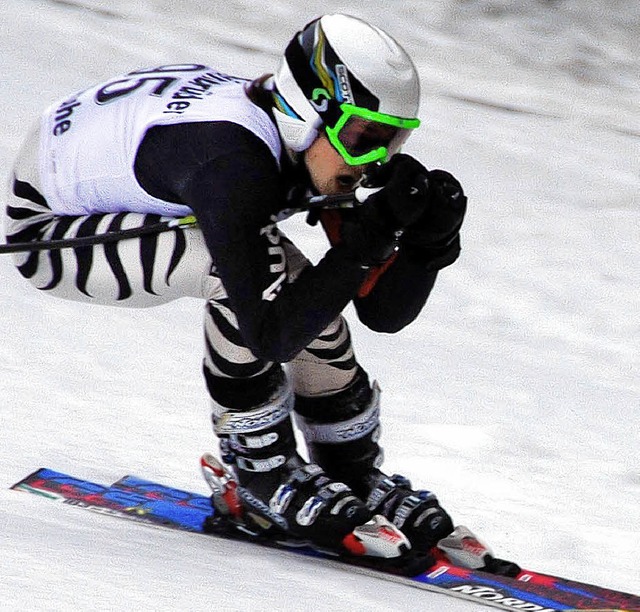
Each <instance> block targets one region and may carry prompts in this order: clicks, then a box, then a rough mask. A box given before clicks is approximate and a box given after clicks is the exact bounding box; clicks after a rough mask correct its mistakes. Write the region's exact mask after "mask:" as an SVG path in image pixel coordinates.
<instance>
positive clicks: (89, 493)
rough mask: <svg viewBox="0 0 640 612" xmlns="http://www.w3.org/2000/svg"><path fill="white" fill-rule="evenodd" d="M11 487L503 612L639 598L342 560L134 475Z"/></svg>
mask: <svg viewBox="0 0 640 612" xmlns="http://www.w3.org/2000/svg"><path fill="white" fill-rule="evenodd" d="M11 488H12V489H15V490H18V491H27V492H30V493H34V494H38V495H42V496H44V497H46V498H49V499H53V500H56V501H59V502H63V503H65V504H67V505H71V506H75V507H79V508H84V509H87V510H91V511H93V512H98V513H102V514H108V515H112V516H116V517H120V518H125V519H128V520H133V521H138V522H141V523H144V524H147V525H155V526H158V527H162V528H170V529H177V530H182V531H189V532H193V533H201V534H206V535H209V536H214V537H222V538H225V539H236V540H242V541H246V542H249V543H253V544H257V545H260V546H266V547H270V548H277V549H279V550H288V551H290V552H291V553H293V554H299V555H305V556H307V557H315V558H316V559H318V560H319V561H320V562H324V563H332V564H339V565H340V566H341V567H343V568H345V569H349V570H353V571H358V572H360V573H365V574H367V575H371V576H375V577H378V578H382V579H387V580H393V581H394V582H400V583H403V584H406V585H408V586H412V587H417V588H421V589H425V590H429V591H435V592H438V593H443V594H447V595H453V596H456V597H459V598H463V599H467V600H471V601H476V602H477V603H478V604H482V605H485V606H490V607H494V608H499V609H503V610H524V611H528V612H551V611H556V610H558V611H560V610H591V611H596V610H607V611H620V612H638V611H640V597H638V596H635V595H631V594H628V593H623V592H619V591H614V590H612V589H607V588H603V587H598V586H595V585H590V584H585V583H581V582H577V581H573V580H569V579H565V578H560V577H557V576H549V575H546V574H541V573H538V572H533V571H529V570H519V572H518V573H517V575H515V576H514V577H506V576H500V575H494V574H492V573H489V572H487V571H482V570H474V569H469V568H465V567H460V566H457V565H455V564H453V563H451V562H450V561H448V560H447V559H446V558H445V557H444V556H442V555H441V556H440V557H439V558H438V559H437V560H435V561H434V560H433V558H431V557H429V556H428V555H425V556H424V557H423V558H420V557H419V556H418V557H416V558H415V559H413V562H412V563H410V564H408V565H399V564H397V563H396V562H394V561H393V560H379V559H373V558H370V557H367V558H363V557H342V556H336V555H334V554H330V553H328V552H324V551H319V550H316V549H314V548H311V547H309V546H305V545H301V544H300V543H299V542H290V541H284V542H280V541H274V540H272V539H267V538H259V537H256V536H255V535H254V534H252V533H250V532H249V531H247V532H245V531H243V530H242V529H238V528H237V527H236V526H234V525H231V524H230V522H229V520H228V519H226V517H223V516H218V517H216V516H215V515H214V513H213V510H212V506H211V501H210V498H209V497H207V496H205V495H201V494H198V493H192V492H189V491H183V490H180V489H176V488H173V487H169V486H165V485H162V484H159V483H155V482H150V481H147V480H143V479H141V478H137V477H135V476H125V477H123V478H121V479H120V480H118V481H117V482H115V483H114V484H113V485H110V486H105V485H101V484H97V483H93V482H89V481H87V480H84V479H81V478H75V477H73V476H70V475H68V474H63V473H60V472H56V471H54V470H51V469H48V468H41V469H39V470H37V471H35V472H34V473H33V474H30V475H29V476H27V477H26V478H24V479H23V480H21V481H20V482H18V483H16V484H15V485H13V486H12V487H11ZM425 563H426V565H425ZM425 607H427V606H425Z"/></svg>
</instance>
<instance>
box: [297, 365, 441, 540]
mask: <svg viewBox="0 0 640 612" xmlns="http://www.w3.org/2000/svg"><path fill="white" fill-rule="evenodd" d="M294 412H295V415H296V422H297V424H298V426H299V427H300V429H301V431H302V433H303V435H304V438H305V441H306V443H307V448H308V450H309V455H310V458H311V460H312V461H314V462H315V463H317V464H318V465H320V466H321V467H322V469H323V470H324V471H325V472H326V473H327V475H328V476H329V477H330V478H334V479H336V480H340V481H342V482H345V483H346V484H347V485H348V486H349V487H350V488H351V489H352V490H353V492H354V493H355V494H356V495H357V496H358V497H360V498H361V499H363V500H366V503H367V507H368V509H369V510H370V511H371V512H372V513H379V514H382V515H383V516H385V517H386V518H388V519H389V520H390V521H391V522H392V523H393V524H394V525H395V526H396V527H398V529H400V530H401V531H402V532H403V533H404V534H405V535H406V536H407V538H408V539H409V541H410V542H411V545H412V547H413V548H414V549H415V550H421V551H428V550H430V549H432V548H433V547H434V546H435V545H436V544H437V543H438V542H439V541H440V540H441V539H443V538H445V537H446V536H448V535H449V534H450V533H451V532H452V531H453V523H452V521H451V518H450V517H449V515H448V514H447V513H446V512H445V510H443V508H442V507H441V506H440V504H439V503H438V500H437V498H436V496H435V495H434V494H433V493H431V492H430V491H423V490H414V489H413V488H412V486H411V483H410V482H409V480H408V479H406V478H405V477H403V476H399V475H397V474H394V475H392V476H387V475H386V474H385V473H383V472H382V471H381V470H380V469H379V468H380V465H381V464H382V459H383V453H382V449H381V448H380V446H379V445H378V438H379V433H380V389H379V387H378V385H377V384H376V383H374V384H373V387H370V386H369V380H368V377H367V374H366V373H365V372H364V370H363V369H362V368H358V372H357V374H356V376H355V378H354V380H353V382H352V383H351V384H350V385H349V386H348V387H347V388H345V389H343V390H342V391H339V392H338V393H335V394H334V395H330V396H324V397H312V398H308V397H301V396H297V397H296V401H295V406H294Z"/></svg>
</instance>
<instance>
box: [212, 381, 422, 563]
mask: <svg viewBox="0 0 640 612" xmlns="http://www.w3.org/2000/svg"><path fill="white" fill-rule="evenodd" d="M292 403H293V393H292V391H291V390H290V388H289V385H288V384H287V382H286V381H285V380H284V378H283V377H281V378H280V380H279V384H278V385H277V386H276V387H275V388H272V392H271V395H270V397H269V399H268V400H267V401H266V402H264V403H262V404H261V405H258V406H254V407H252V408H250V409H248V410H244V411H242V412H237V411H232V410H229V409H227V408H224V407H222V406H221V405H220V404H214V407H213V421H214V429H215V432H216V434H217V435H218V437H219V439H220V448H221V452H222V462H223V463H224V464H226V465H223V463H221V462H219V461H217V459H216V458H215V457H213V455H205V456H204V457H203V459H202V462H201V464H202V468H203V473H204V475H205V478H206V479H207V482H208V483H209V484H210V486H211V489H212V504H213V506H214V509H215V511H216V512H215V513H214V516H215V514H217V515H218V516H223V517H226V519H228V520H229V521H231V522H232V523H233V524H235V526H236V527H237V528H239V529H242V530H244V531H245V533H251V534H253V535H255V536H256V537H264V538H267V539H272V540H276V541H277V540H284V541H289V542H291V541H296V542H299V543H309V544H311V545H312V546H314V547H316V548H318V549H322V550H325V551H329V552H333V553H338V554H352V555H369V556H377V557H386V558H393V557H399V556H401V555H402V554H403V553H404V552H405V551H406V550H408V549H409V548H410V545H409V542H408V540H407V539H406V537H405V536H404V535H403V534H402V533H400V532H399V531H398V530H397V529H396V528H395V527H394V526H393V525H391V523H389V521H388V520H386V519H385V518H383V517H381V516H374V513H373V512H372V511H371V510H370V509H369V508H368V507H367V506H366V505H365V504H364V503H363V502H362V501H361V500H360V499H358V498H357V497H356V496H355V495H354V493H353V492H352V491H351V489H350V488H349V487H348V486H347V485H346V484H344V483H342V482H338V481H336V480H333V479H331V478H330V477H328V476H327V475H326V474H325V473H324V471H323V470H322V469H321V468H320V467H319V466H318V465H315V464H310V463H307V462H305V461H304V460H303V459H302V458H301V457H300V456H299V455H298V453H297V452H296V442H295V438H294V433H293V426H292V422H291V417H290V407H291V405H292Z"/></svg>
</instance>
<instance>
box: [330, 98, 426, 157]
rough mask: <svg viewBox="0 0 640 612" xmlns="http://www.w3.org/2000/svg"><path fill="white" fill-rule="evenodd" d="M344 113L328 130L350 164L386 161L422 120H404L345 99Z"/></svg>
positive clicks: (331, 139)
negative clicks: (350, 102)
mask: <svg viewBox="0 0 640 612" xmlns="http://www.w3.org/2000/svg"><path fill="white" fill-rule="evenodd" d="M340 110H341V111H342V115H340V118H339V119H338V121H336V124H335V125H334V126H333V127H329V126H325V132H326V134H327V137H328V138H329V142H330V143H331V145H332V146H333V148H334V149H335V150H336V151H338V153H340V155H341V156H342V158H343V159H344V160H345V161H346V162H347V164H349V165H350V166H361V165H365V164H371V163H373V162H385V161H387V160H388V159H389V158H390V157H391V156H392V155H393V154H394V153H397V152H398V151H399V150H400V147H402V145H403V144H404V143H405V141H406V140H407V138H408V137H409V134H410V133H411V130H413V129H415V128H417V127H418V126H419V125H420V120H419V119H403V118H401V117H394V116H393V115H387V114H385V113H379V112H376V111H372V110H369V109H367V108H361V107H359V106H355V105H353V104H347V103H346V102H345V103H343V104H341V105H340Z"/></svg>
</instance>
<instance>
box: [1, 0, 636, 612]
mask: <svg viewBox="0 0 640 612" xmlns="http://www.w3.org/2000/svg"><path fill="white" fill-rule="evenodd" d="M301 4H303V5H304V6H303V7H300V5H301ZM296 7H298V8H296ZM338 10H342V11H345V12H351V13H354V14H358V15H361V16H363V17H365V18H368V19H370V20H371V21H372V22H373V23H376V24H378V25H381V26H383V27H385V28H386V29H387V30H388V31H389V32H390V33H392V34H393V35H395V36H396V37H397V38H398V39H399V40H401V41H402V42H403V43H404V44H405V46H406V47H407V48H408V49H409V51H410V52H411V54H412V56H413V57H414V58H415V60H416V62H417V64H418V67H419V69H420V72H421V77H422V82H423V86H424V92H425V96H424V102H423V105H422V112H421V115H422V117H423V119H424V128H423V129H421V130H420V131H419V132H418V133H416V135H415V136H414V137H413V139H412V141H410V143H409V145H408V146H407V150H408V151H409V152H411V153H413V154H415V155H417V156H418V157H420V159H422V160H423V161H424V163H425V164H426V165H427V166H428V167H443V168H446V169H448V170H450V171H452V172H453V173H455V174H456V175H457V176H459V177H460V179H461V181H462V182H463V184H464V185H465V189H466V191H467V192H468V194H469V198H470V208H469V214H468V219H467V222H466V224H465V229H464V236H463V240H464V251H463V256H462V257H461V259H460V260H459V261H458V262H457V263H456V264H455V265H454V266H453V267H451V268H449V269H447V270H445V271H444V272H442V273H441V275H440V279H439V281H438V284H437V285H436V289H435V291H434V293H433V296H432V298H431V299H430V302H429V304H428V305H427V308H426V309H425V311H424V312H423V314H422V315H421V316H420V318H419V319H418V321H416V322H415V323H414V324H413V325H412V326H411V327H410V328H408V329H407V330H405V331H403V332H402V333H400V334H397V335H394V336H385V335H376V334H373V333H371V332H370V331H368V330H366V329H365V328H363V327H362V326H361V325H359V324H358V323H357V321H356V320H355V317H354V316H353V313H352V312H351V311H349V312H348V316H349V318H350V320H351V321H352V332H353V335H354V338H355V341H356V348H357V349H358V354H359V357H360V360H361V361H362V363H363V364H364V365H365V367H366V368H367V369H368V370H369V371H370V373H371V374H372V376H374V377H376V378H377V379H378V380H379V381H380V384H381V385H382V387H383V403H384V419H385V420H384V425H385V430H384V438H383V441H384V445H385V449H386V455H387V462H388V465H389V469H390V470H393V471H400V472H403V473H406V474H407V475H408V476H411V477H412V478H413V479H414V481H415V482H416V483H420V484H421V485H423V486H429V487H430V488H432V489H433V490H434V491H436V492H437V493H438V495H439V497H440V499H441V501H442V502H443V504H444V505H445V506H446V507H447V508H449V509H450V511H451V512H452V514H453V515H454V516H455V517H456V519H457V520H458V522H461V523H464V524H468V525H469V526H471V527H472V528H473V529H474V530H476V531H477V532H478V533H480V534H482V535H483V536H484V537H485V539H487V540H488V541H490V542H492V544H493V546H494V548H495V549H496V551H498V552H499V553H500V554H501V555H502V556H505V557H511V558H514V559H516V560H519V561H520V562H521V563H523V564H524V565H526V566H528V567H531V568H536V569H541V570H545V571H547V572H551V573H562V574H565V575H567V576H570V577H574V578H577V579H583V580H586V581H592V582H598V583H601V584H603V585H605V586H611V587H615V588H620V589H624V590H627V591H632V592H636V593H639V592H640V577H639V572H638V570H637V551H638V550H639V549H640V510H639V508H640V466H639V462H638V454H637V448H638V443H639V442H640V416H639V411H638V408H639V406H640V401H639V400H640V375H639V372H640V357H639V351H638V346H639V344H640V342H639V341H640V333H639V332H640V307H639V305H638V302H639V288H640V240H638V238H639V237H640V206H639V205H640V201H639V198H638V188H639V186H640V172H639V170H640V168H639V164H638V158H639V155H638V154H639V152H640V151H639V143H640V111H639V110H638V98H637V95H638V91H639V88H640V74H639V69H638V66H639V61H638V60H639V57H638V55H639V53H638V43H637V32H638V31H639V27H640V5H637V4H635V3H629V2H624V1H623V0H609V1H608V2H603V1H599V2H598V1H595V0H594V1H593V2H590V3H584V2H581V1H580V0H555V1H551V0H547V1H543V0H538V1H530V2H526V3H525V2H521V1H516V0H466V1H462V0H458V1H455V0H432V1H429V2H427V1H426V0H423V1H418V0H412V1H406V2H403V3H392V2H383V1H381V0H369V1H368V2H360V1H356V2H348V3H347V2H338V1H336V0H323V2H319V1H317V0H306V1H305V2H304V3H297V2H292V1H290V0H288V1H285V0H276V1H275V2H272V3H269V5H268V6H267V5H261V7H260V9H259V10H258V9H257V8H256V5H255V3H253V2H250V1H249V0H228V1H227V2H224V3H223V2H220V1H218V0H214V1H211V0H209V1H206V2H205V1H204V0H183V1H182V2H179V3H177V2H169V1H168V0H141V1H140V2H137V3H131V2H128V1H125V0H111V1H107V0H50V1H45V0H3V2H2V8H1V9H0V71H1V72H0V74H1V75H2V78H1V79H0V94H1V96H0V100H2V119H1V120H0V134H1V135H2V138H0V168H2V173H3V174H4V175H8V173H9V170H10V165H11V162H12V159H13V157H14V155H15V153H16V151H17V148H18V147H19V145H20V142H21V138H22V135H23V134H24V131H25V129H26V127H27V125H28V124H29V123H30V122H31V121H32V120H33V119H34V118H35V117H36V115H37V113H38V112H39V111H40V109H41V108H42V107H44V106H45V105H46V104H48V103H49V102H51V101H52V100H54V99H56V98H58V97H60V96H64V95H65V94H67V93H71V92H72V91H74V90H76V89H80V88H83V87H85V86H86V85H88V84H91V83H94V82H97V81H99V80H101V79H103V78H108V77H110V76H112V75H114V74H117V73H120V72H123V71H127V70H132V69H135V68H139V67H141V66H150V65H161V64H167V63H178V62H186V61H197V62H203V63H208V64H211V65H214V66H216V67H219V68H221V69H223V70H228V71H231V72H235V73H237V74H241V75H243V76H252V75H258V74H261V73H262V72H265V71H268V70H272V69H273V67H274V65H275V62H276V61H277V58H278V54H279V53H280V50H281V49H283V48H284V46H285V44H286V42H287V41H288V39H289V38H290V36H291V35H292V33H293V32H294V31H295V30H297V29H298V28H299V27H301V26H302V25H303V24H304V23H306V21H308V20H310V19H311V18H313V17H315V16H316V15H318V14H320V13H321V12H330V11H338ZM288 225H289V229H288V231H289V233H290V234H291V236H292V237H294V238H295V239H297V241H298V242H299V243H302V244H303V245H304V246H303V248H305V250H306V251H307V253H308V254H309V255H310V256H311V257H313V258H317V257H318V256H319V255H320V254H321V252H322V249H323V248H324V244H325V242H324V239H323V237H322V236H321V235H320V233H319V232H318V231H317V230H313V229H311V228H309V227H307V226H305V225H304V223H302V221H301V220H298V221H295V220H294V221H292V222H289V223H288ZM0 284H1V286H2V289H1V290H0V308H1V311H2V313H3V315H4V316H3V318H2V323H0V333H1V335H2V343H0V391H1V393H0V405H1V408H2V410H1V412H0V415H1V416H0V423H1V428H0V431H1V433H0V436H1V438H0V439H1V444H0V551H1V554H0V576H2V579H0V596H1V601H2V608H3V609H24V608H29V609H34V610H63V609H69V608H72V607H78V608H85V609H95V610H125V609H132V608H144V609H149V610H161V609H162V610H165V609H188V610H205V609H212V608H221V609H224V610H266V609H269V610H285V609H287V610H290V609H300V610H342V609H345V610H346V609H351V610H402V609H407V608H409V607H411V608H420V609H431V610H457V611H460V610H472V609H476V606H475V605H474V604H468V603H464V602H456V601H451V600H448V599H443V598H439V597H436V596H433V595H431V594H429V593H426V592H420V591H408V590H407V589H404V588H402V587H399V586H398V585H393V584H387V583H384V584H383V583H380V582H377V581H375V580H373V579H370V578H365V577H361V576H356V575H351V574H348V573H343V572H341V571H338V570H335V569H328V568H318V567H316V566H315V565H314V564H313V562H312V561H311V560H308V561H305V560H300V559H296V560H295V561H292V560H291V559H290V558H289V557H287V556H283V555H279V554H274V553H271V552H269V553H265V552H261V551H256V550H255V549H253V548H251V547H246V546H242V545H238V544H230V543H216V544H215V545H213V544H212V542H210V541H208V540H206V539H202V538H197V537H192V536H185V535H184V534H174V533H167V532H161V531H157V530H150V529H145V528H143V527H140V526H138V525H133V524H131V525H130V524H127V523H123V522H118V521H109V520H107V519H105V518H103V517H98V516H93V515H90V514H88V513H82V512H74V511H72V510H71V509H68V508H60V507H57V506H56V505H55V504H49V503H46V502H45V501H44V500H41V499H38V498H31V497H30V496H27V495H23V494H20V493H17V492H12V491H8V490H7V489H8V487H9V486H10V485H11V484H13V483H14V482H15V481H17V480H19V479H20V478H22V477H23V476H24V475H26V474H27V473H28V472H31V471H33V470H34V469H36V468H37V467H40V466H47V467H51V468H54V469H58V470H61V471H69V472H72V473H75V474H77V475H79V476H84V477H87V478H90V479H94V480H97V481H100V482H104V483H107V482H112V481H113V480H115V479H117V478H118V477H120V476H121V475H123V474H124V473H128V472H134V473H136V474H137V475H139V476H142V477H146V478H151V479H158V480H162V481H165V482H168V483H171V484H174V485H175V486H182V487H186V488H191V489H194V490H200V491H203V492H204V491H205V489H204V486H203V483H202V482H201V479H200V476H199V473H198V470H197V459H198V457H199V454H200V453H201V452H202V451H203V450H204V449H207V448H212V447H213V444H214V443H213V438H212V434H211V433H210V427H209V422H208V413H207V402H206V394H205V390H204V385H203V383H202V381H201V380H200V359H201V350H202V349H201V329H200V324H201V304H199V303H198V302H197V301H195V300H188V299H185V300H181V301H178V302H175V303H174V304H171V305H168V306H164V307H161V308H157V309H153V310H146V311H144V310H127V309H109V308H104V307H89V306H86V305H80V304H75V303H72V302H68V303H67V302H62V301H56V300H54V299H52V298H48V297H47V296H44V295H40V294H39V293H38V292H36V291H35V290H33V289H32V288H31V287H30V286H28V285H27V284H26V283H24V282H23V281H22V279H21V278H20V277H19V275H18V274H17V272H16V271H15V270H14V269H13V267H12V265H11V261H10V259H8V258H7V257H6V256H5V257H3V258H2V259H1V260H0Z"/></svg>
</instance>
